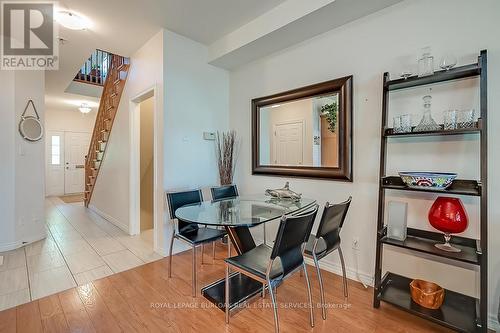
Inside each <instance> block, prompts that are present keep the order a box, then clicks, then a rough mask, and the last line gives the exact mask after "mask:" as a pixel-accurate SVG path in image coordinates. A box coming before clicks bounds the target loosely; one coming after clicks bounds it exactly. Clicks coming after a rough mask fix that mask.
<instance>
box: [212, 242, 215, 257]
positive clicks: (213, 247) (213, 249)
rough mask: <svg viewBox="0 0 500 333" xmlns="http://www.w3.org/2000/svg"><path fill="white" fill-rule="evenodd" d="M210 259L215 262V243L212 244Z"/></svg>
mask: <svg viewBox="0 0 500 333" xmlns="http://www.w3.org/2000/svg"><path fill="white" fill-rule="evenodd" d="M212 259H213V260H215V241H214V242H212Z"/></svg>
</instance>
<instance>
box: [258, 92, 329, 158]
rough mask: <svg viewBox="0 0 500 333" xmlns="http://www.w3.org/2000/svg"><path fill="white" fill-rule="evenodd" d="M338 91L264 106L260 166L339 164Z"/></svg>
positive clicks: (260, 118) (261, 113) (261, 120)
mask: <svg viewBox="0 0 500 333" xmlns="http://www.w3.org/2000/svg"><path fill="white" fill-rule="evenodd" d="M338 101H339V94H338V93H337V92H335V93H331V94H328V95H324V96H315V97H310V98H304V99H300V100H295V101H288V102H283V103H277V104H272V105H267V106H265V107H261V108H260V110H259V112H260V117H259V120H260V142H259V148H260V149H259V153H260V156H259V157H260V163H261V165H270V166H272V165H279V166H312V167H338V165H339V162H338V160H339V141H338V139H337V129H338V117H337V114H338V105H339V103H338Z"/></svg>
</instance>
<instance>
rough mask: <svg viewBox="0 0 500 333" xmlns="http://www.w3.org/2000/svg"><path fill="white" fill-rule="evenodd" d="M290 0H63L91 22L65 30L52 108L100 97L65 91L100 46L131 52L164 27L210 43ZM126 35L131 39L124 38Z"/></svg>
mask: <svg viewBox="0 0 500 333" xmlns="http://www.w3.org/2000/svg"><path fill="white" fill-rule="evenodd" d="M282 2H284V0H140V1H139V0H105V1H102V0H85V1H81V0H60V1H59V2H58V7H59V8H60V10H70V11H73V12H75V13H77V14H79V15H81V16H83V17H85V18H87V19H88V20H89V21H90V22H91V27H90V28H89V29H87V30H85V31H72V30H68V29H65V28H64V27H60V28H59V36H60V37H62V38H64V39H66V40H67V42H66V43H65V44H64V45H60V46H59V47H60V50H59V70H57V71H47V72H46V80H45V86H46V108H47V110H51V109H59V110H68V109H69V110H74V111H75V112H76V111H77V110H76V108H75V104H77V103H78V102H81V101H84V100H88V101H90V102H95V101H96V99H95V98H82V96H80V95H76V94H70V93H65V92H64V91H65V90H66V88H67V87H68V85H69V84H70V83H71V81H72V79H73V76H74V75H75V74H76V72H77V71H78V68H79V67H80V66H81V64H83V62H84V61H85V60H86V59H87V58H88V57H89V56H90V54H91V53H92V51H93V50H95V49H96V48H100V49H103V50H106V51H109V52H112V53H116V54H120V55H123V56H130V55H131V54H133V53H134V51H136V50H137V49H139V47H140V46H142V45H143V44H144V43H145V42H146V41H147V40H148V39H149V38H151V37H152V36H153V35H154V34H155V33H157V32H158V31H159V30H160V29H161V28H166V29H168V30H171V31H173V32H176V33H179V34H181V35H184V36H186V37H188V38H190V39H193V40H195V41H198V42H200V43H203V44H207V45H208V44H210V43H212V42H214V41H215V40H217V39H219V38H221V37H222V36H224V35H226V34H227V33H229V32H231V31H233V30H235V29H237V28H238V27H240V26H241V25H244V24H246V23H248V22H249V21H251V20H253V19H255V18H256V17H258V16H260V15H262V14H263V13H265V12H267V11H269V10H270V9H272V8H273V7H275V6H277V5H279V4H280V3H282ZM124 37H125V38H124Z"/></svg>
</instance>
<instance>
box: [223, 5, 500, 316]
mask: <svg viewBox="0 0 500 333" xmlns="http://www.w3.org/2000/svg"><path fill="white" fill-rule="evenodd" d="M499 12H500V2H498V1H494V0H483V1H465V0H462V1H454V0H442V1H430V0H420V1H416V0H409V1H405V2H403V3H400V4H397V5H394V6H392V7H389V8H386V9H384V10H382V11H380V12H377V13H375V14H372V15H370V16H367V17H365V18H362V19H359V20H357V21H354V22H352V23H349V24H347V25H345V26H342V27H340V28H338V29H335V30H332V31H330V32H328V33H325V34H323V35H321V36H318V37H316V38H313V39H311V40H308V41H306V42H303V43H301V44H298V45H296V46H294V47H291V48H289V49H287V50H284V51H281V52H279V53H277V54H274V55H271V56H269V57H266V58H263V59H260V60H258V61H256V62H254V63H251V64H248V65H247V66H245V67H243V68H240V69H237V70H235V71H233V72H231V76H230V82H231V85H230V92H231V93H230V110H231V112H230V127H231V128H233V129H235V130H236V131H237V133H238V134H239V135H240V137H241V138H242V141H243V142H242V150H241V153H240V159H239V161H238V163H237V167H238V169H237V174H236V183H237V184H238V186H239V187H240V192H241V193H243V194H248V193H262V192H263V191H264V190H265V189H266V188H273V187H278V186H282V185H283V183H284V181H285V179H284V178H283V177H266V176H252V175H251V126H250V123H251V111H250V100H251V99H252V98H256V97H261V96H267V95H270V94H274V93H278V92H282V91H287V90H290V89H293V88H298V87H301V86H306V85H309V84H314V83H318V82H322V81H327V80H330V79H334V78H337V77H343V76H346V75H351V74H352V75H354V182H353V183H343V182H334V181H324V180H312V179H291V187H292V189H294V190H296V191H298V192H301V193H303V195H304V196H305V197H312V198H315V199H317V200H318V202H320V203H324V202H326V201H327V200H328V201H330V202H338V201H341V200H345V199H346V198H347V197H348V196H349V195H352V196H353V204H352V206H351V210H350V213H349V215H348V220H347V222H346V225H345V227H344V230H343V232H342V238H343V241H344V243H343V244H344V245H343V248H344V253H345V256H346V262H347V266H348V270H349V273H350V275H351V276H352V277H354V274H355V271H356V266H358V267H359V272H360V273H361V277H362V278H364V279H365V282H369V281H368V280H370V279H371V277H372V276H373V272H374V263H375V239H376V237H375V233H376V214H377V189H378V169H379V154H380V153H379V151H380V126H381V104H382V74H383V72H385V71H390V72H391V73H392V75H393V77H394V76H395V75H397V74H398V73H400V72H401V71H402V70H405V69H407V68H408V67H409V65H410V64H411V65H413V64H415V61H416V58H417V55H418V53H419V49H420V48H421V47H424V46H431V47H432V49H433V53H434V55H435V56H436V63H437V62H438V61H439V57H440V56H441V55H442V54H443V53H444V52H446V51H449V52H452V53H454V54H456V55H457V56H458V58H459V64H465V63H471V62H474V61H476V59H477V55H478V53H479V51H480V50H481V49H488V66H489V68H488V70H489V71H488V78H489V82H488V92H489V126H490V131H489V142H490V145H489V146H490V150H489V154H490V155H489V157H490V160H489V161H490V165H489V170H490V178H489V184H488V185H489V194H490V198H489V199H490V200H489V212H488V214H489V221H490V223H489V235H490V237H489V304H490V306H489V312H490V318H489V319H490V322H491V324H492V325H493V321H494V316H495V317H496V311H497V308H498V297H499V295H500V259H499V258H498V256H497V255H496V254H497V253H499V252H500V245H499V243H500V242H499V239H498V235H499V234H500V225H499V223H498V221H499V219H500V208H499V207H498V205H495V204H496V203H498V202H500V180H499V178H498V177H495V176H494V172H496V170H498V162H499V160H500V153H499V151H498V148H496V146H495V144H496V143H498V142H499V139H500V138H499V129H500V114H499V113H498V112H496V111H497V110H498V109H500V97H499V96H498V94H497V93H496V92H497V91H499V89H500V63H499V62H500V43H498V34H497V33H494V32H497V31H500V22H499V20H498V17H497V16H498V13H499ZM469 84H470V83H469ZM451 87H453V86H451ZM454 87H458V88H459V89H462V90H463V91H464V94H456V95H452V97H448V99H446V98H445V97H442V96H445V95H444V94H442V93H441V91H440V88H435V89H437V91H434V94H435V97H436V101H435V109H434V113H435V114H436V115H440V114H441V112H442V111H444V109H445V108H447V107H451V106H454V107H460V108H461V107H475V106H476V103H477V100H478V98H477V86H475V88H474V89H472V88H471V87H469V86H468V84H465V85H464V84H462V83H457V84H455V86H454ZM423 93H424V92H423V91H417V92H415V95H414V96H411V97H408V98H407V99H406V102H405V98H406V97H399V98H398V100H399V103H403V104H399V105H405V108H406V109H408V110H410V111H411V113H417V114H421V102H420V99H421V97H422V94H423ZM396 103H398V102H397V101H396ZM404 103H406V104H404ZM436 118H438V120H439V117H438V116H436ZM468 140H471V139H468ZM468 140H465V141H466V142H465V143H455V144H456V145H457V146H455V147H456V148H455V149H457V150H458V151H457V153H458V154H464V156H465V157H464V158H458V159H451V161H448V162H446V163H448V164H443V165H441V162H442V161H444V160H445V157H451V155H452V154H451V153H450V152H449V147H450V145H451V144H452V143H453V141H454V140H452V139H446V140H444V141H441V142H438V144H437V145H436V146H434V145H433V144H431V143H429V140H422V141H418V142H417V143H416V144H410V145H409V146H407V148H406V150H403V149H401V148H400V146H399V147H398V146H397V144H396V146H394V147H392V148H391V149H394V151H393V154H395V155H394V156H395V158H397V160H401V161H403V160H404V161H405V163H406V165H398V166H395V167H394V168H396V167H401V168H402V167H405V168H410V167H412V166H413V167H417V168H418V167H430V168H432V169H440V168H447V169H448V168H453V169H454V170H457V171H458V172H459V173H461V174H464V175H465V176H470V175H472V176H473V175H477V160H474V159H472V158H470V157H471V156H475V155H474V152H473V147H477V145H476V146H473V143H471V142H469V141H468ZM472 140H474V139H472ZM425 142H427V144H425ZM475 144H477V141H476V142H475ZM426 149H431V150H432V152H434V153H437V159H432V158H433V157H432V156H431V155H427V153H426ZM443 152H446V154H442V153H443ZM443 155H444V156H443ZM434 158H435V157H434ZM443 163H444V162H443ZM417 198H420V199H419V201H418V202H420V203H419V204H416V205H414V204H415V203H416V202H417V201H416V199H417ZM434 198H435V196H432V195H426V196H419V195H415V196H411V198H410V205H414V206H413V208H411V212H410V214H411V216H410V223H411V224H412V225H414V226H417V227H421V228H428V226H427V222H426V218H425V216H426V213H427V210H428V208H429V206H430V204H431V203H432V200H434ZM421 199H423V200H421ZM405 200H406V199H405ZM466 205H467V208H468V210H469V214H470V215H471V227H470V228H469V230H468V231H467V233H466V235H467V236H470V237H474V236H476V235H477V231H478V228H477V201H474V200H470V199H467V201H466ZM417 215H418V216H420V218H419V219H417V218H416V216H417ZM272 229H273V228H268V230H271V231H270V235H268V238H271V237H272V235H271V232H272ZM257 236H260V235H257ZM354 238H359V245H360V248H359V252H356V251H354V250H353V249H352V248H351V244H352V241H353V239H354ZM387 252H388V253H387V256H386V257H384V260H385V265H384V267H385V268H386V269H391V270H393V271H395V272H396V273H397V272H400V273H404V274H412V275H413V276H420V277H423V278H427V279H430V280H434V281H437V282H439V283H441V284H442V285H443V286H445V287H448V288H450V289H458V290H461V291H463V292H465V293H468V294H476V293H477V291H478V288H477V285H478V274H477V272H474V271H471V270H469V269H464V268H451V267H450V266H448V265H444V264H441V263H438V264H435V263H432V262H430V261H427V260H426V259H424V258H416V257H414V256H409V255H407V254H403V253H401V252H397V251H387ZM389 256H392V257H393V259H390V258H389ZM394 256H397V258H394ZM324 264H325V267H327V268H330V269H332V270H336V271H338V267H339V266H338V259H337V256H336V254H333V255H331V256H329V257H327V258H326V260H325V263H324ZM458 276H460V277H461V278H458Z"/></svg>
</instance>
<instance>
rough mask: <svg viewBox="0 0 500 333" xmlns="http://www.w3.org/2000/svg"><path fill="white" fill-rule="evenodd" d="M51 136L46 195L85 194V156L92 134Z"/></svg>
mask: <svg viewBox="0 0 500 333" xmlns="http://www.w3.org/2000/svg"><path fill="white" fill-rule="evenodd" d="M47 134H48V135H47V140H46V142H47V154H46V156H47V175H46V195H47V196H52V195H54V196H60V195H70V194H80V193H83V192H84V190H85V155H87V152H88V149H89V144H90V136H91V134H90V133H85V132H69V131H49V132H48V133H47Z"/></svg>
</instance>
